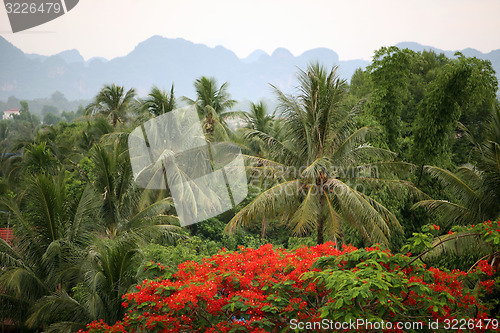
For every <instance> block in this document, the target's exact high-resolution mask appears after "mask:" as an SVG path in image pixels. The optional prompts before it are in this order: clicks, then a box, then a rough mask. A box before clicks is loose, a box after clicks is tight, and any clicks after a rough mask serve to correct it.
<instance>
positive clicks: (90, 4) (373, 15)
mask: <svg viewBox="0 0 500 333" xmlns="http://www.w3.org/2000/svg"><path fill="white" fill-rule="evenodd" d="M27 1H28V0H27ZM30 1H35V0H30ZM499 14H500V0H476V1H472V0H471V1H465V0H377V1H373V0H343V1H337V0H309V1H304V0H302V1H299V0H251V1H247V0H211V1H207V0H80V2H79V3H78V5H77V6H76V7H75V8H73V9H72V10H71V11H69V12H68V13H67V14H65V15H63V16H61V17H59V18H56V19H55V20H53V21H50V22H48V23H45V24H43V25H40V26H37V27H34V28H31V29H29V30H26V31H24V32H18V33H12V30H11V28H10V25H9V21H8V17H7V13H6V9H5V7H3V8H2V7H0V35H1V36H2V37H4V38H5V39H7V40H8V41H9V42H11V43H12V44H14V45H15V46H16V47H18V48H20V49H21V50H22V51H24V52H25V53H38V54H42V55H52V54H55V53H58V52H61V51H64V50H69V49H77V50H79V51H80V53H81V54H82V56H83V57H84V58H85V59H89V58H92V57H97V56H98V57H105V58H108V59H111V58H114V57H119V56H124V55H126V54H128V53H129V52H131V51H132V50H133V49H134V47H135V46H136V45H137V44H138V43H140V42H141V41H143V40H145V39H147V38H149V37H151V36H153V35H160V36H164V37H168V38H184V39H186V40H189V41H192V42H195V43H201V44H205V45H208V46H210V47H215V46H218V45H221V46H223V47H225V48H228V49H230V50H232V51H233V52H235V53H236V55H237V56H238V57H240V58H244V57H246V56H248V55H249V54H250V53H251V52H253V51H254V50H257V49H261V50H264V51H265V52H267V53H269V54H270V53H272V52H273V51H274V50H275V49H276V48H278V47H285V48H287V49H288V50H290V51H291V52H292V53H293V54H294V55H300V54H301V53H303V52H304V51H306V50H309V49H312V48H316V47H327V48H330V49H332V50H334V51H336V52H337V53H338V54H339V56H340V59H341V60H349V59H365V60H370V59H371V57H372V55H373V51H374V50H376V49H378V48H380V47H381V46H388V45H394V44H396V43H398V42H403V41H413V42H418V43H420V44H423V45H430V46H434V47H437V48H440V49H444V50H462V49H464V48H468V47H471V48H475V49H477V50H479V51H481V52H490V51H491V50H495V49H500V34H499V32H500V20H499V19H498V16H499Z"/></svg>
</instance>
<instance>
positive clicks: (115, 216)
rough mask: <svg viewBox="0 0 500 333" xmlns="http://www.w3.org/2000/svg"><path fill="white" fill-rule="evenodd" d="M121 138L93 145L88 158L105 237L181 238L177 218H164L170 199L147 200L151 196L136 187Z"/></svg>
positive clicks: (167, 216)
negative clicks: (93, 167)
mask: <svg viewBox="0 0 500 333" xmlns="http://www.w3.org/2000/svg"><path fill="white" fill-rule="evenodd" d="M124 138H126V137H125V136H124V135H122V138H121V139H120V138H119V139H116V140H114V141H113V142H112V144H110V145H108V146H102V145H99V144H96V145H95V146H94V148H93V151H92V155H91V157H92V160H93V162H94V164H95V169H94V177H93V178H94V179H93V182H92V185H93V187H94V189H95V191H96V192H97V193H98V194H100V195H101V198H102V199H101V204H102V206H101V212H102V217H103V219H104V224H105V229H104V233H105V235H106V237H108V238H111V239H115V238H117V237H119V236H121V235H124V234H126V233H137V234H138V235H141V236H144V237H146V238H151V237H154V236H155V235H156V236H157V235H158V234H162V235H163V236H165V237H166V238H167V239H168V240H169V241H171V240H172V239H174V238H177V237H181V235H180V233H179V232H181V228H180V227H178V226H176V225H175V224H176V223H177V217H176V216H173V215H166V214H165V213H166V212H168V211H170V210H172V208H173V201H172V200H171V198H161V199H158V198H157V197H155V198H154V199H151V198H152V197H151V193H149V192H147V191H146V190H141V189H139V188H138V187H137V186H136V184H135V182H134V180H133V172H132V167H131V164H130V157H129V154H128V149H127V140H122V139H124Z"/></svg>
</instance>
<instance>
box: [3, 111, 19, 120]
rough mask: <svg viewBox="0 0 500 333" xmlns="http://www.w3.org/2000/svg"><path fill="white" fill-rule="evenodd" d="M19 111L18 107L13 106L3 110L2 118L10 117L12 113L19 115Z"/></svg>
mask: <svg viewBox="0 0 500 333" xmlns="http://www.w3.org/2000/svg"><path fill="white" fill-rule="evenodd" d="M20 112H21V110H20V109H17V108H13V109H8V110H5V111H4V112H3V119H10V118H12V116H13V115H19V114H20Z"/></svg>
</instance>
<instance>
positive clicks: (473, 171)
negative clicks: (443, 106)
mask: <svg viewBox="0 0 500 333" xmlns="http://www.w3.org/2000/svg"><path fill="white" fill-rule="evenodd" d="M464 132H465V133H466V135H467V137H468V138H469V140H471V142H472V143H473V144H474V146H475V148H474V151H473V156H472V159H473V163H474V164H467V165H464V166H461V167H460V168H458V170H457V171H456V172H455V173H452V172H450V171H448V170H444V169H441V168H438V167H435V166H425V167H424V170H425V171H427V172H428V173H429V174H431V176H433V177H435V178H436V179H437V180H438V181H439V182H440V183H441V184H442V185H443V186H444V187H445V188H446V189H447V190H448V191H449V192H450V194H451V196H452V198H453V199H452V201H448V200H437V199H428V200H422V201H419V202H417V203H416V204H415V205H414V207H413V208H418V207H424V208H426V209H427V211H428V212H429V213H430V214H431V215H432V216H434V217H436V218H437V219H438V221H439V222H440V224H441V225H442V226H451V225H454V224H478V223H481V222H483V221H486V220H494V219H495V220H496V219H498V218H499V217H500V209H499V208H498V207H500V108H498V107H497V108H496V110H495V112H494V113H493V117H492V119H491V122H490V125H489V128H488V129H487V131H486V141H485V142H483V143H478V142H476V141H475V140H474V138H473V137H472V136H471V135H470V132H468V131H467V129H466V128H464Z"/></svg>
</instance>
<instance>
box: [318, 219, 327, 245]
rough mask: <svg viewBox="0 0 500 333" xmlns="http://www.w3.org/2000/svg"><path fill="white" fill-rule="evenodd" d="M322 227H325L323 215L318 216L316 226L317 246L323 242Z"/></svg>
mask: <svg viewBox="0 0 500 333" xmlns="http://www.w3.org/2000/svg"><path fill="white" fill-rule="evenodd" d="M324 226H325V219H324V217H323V214H319V217H318V226H317V228H318V238H317V243H318V244H323V243H324V242H325V239H324V234H323V229H324Z"/></svg>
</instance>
